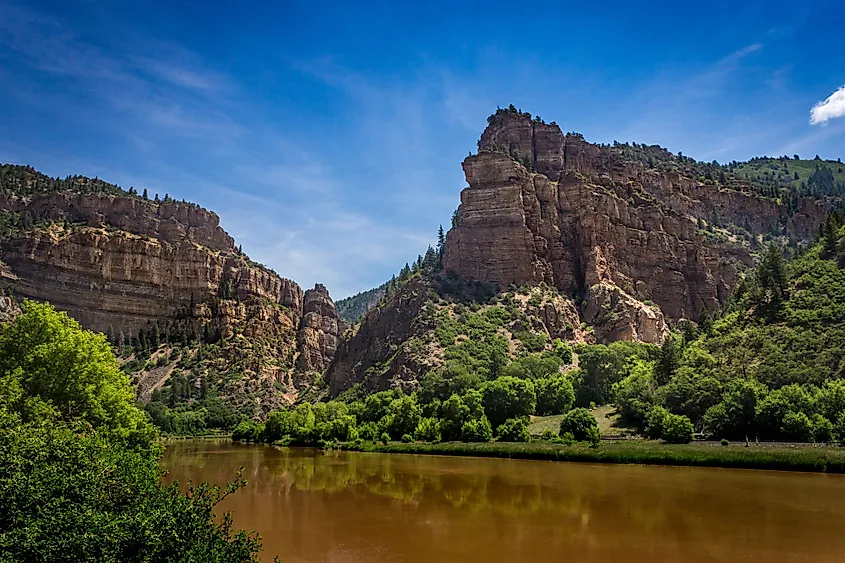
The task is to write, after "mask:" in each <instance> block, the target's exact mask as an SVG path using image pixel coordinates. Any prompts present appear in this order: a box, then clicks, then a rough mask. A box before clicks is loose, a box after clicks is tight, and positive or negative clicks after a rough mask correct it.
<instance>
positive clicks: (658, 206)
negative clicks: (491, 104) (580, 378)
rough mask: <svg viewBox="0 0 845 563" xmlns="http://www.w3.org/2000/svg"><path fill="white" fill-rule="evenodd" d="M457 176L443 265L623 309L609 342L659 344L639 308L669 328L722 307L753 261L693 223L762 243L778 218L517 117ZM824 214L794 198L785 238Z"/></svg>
mask: <svg viewBox="0 0 845 563" xmlns="http://www.w3.org/2000/svg"><path fill="white" fill-rule="evenodd" d="M654 150H655V151H658V149H656V148H655V149H654ZM664 152H665V151H664ZM666 155H667V156H668V153H666ZM658 156H660V155H658ZM526 166H527V167H526ZM463 168H464V173H465V175H466V180H467V183H468V184H469V187H468V188H466V189H464V190H463V192H462V193H461V205H460V207H459V209H458V213H457V217H456V223H455V225H454V227H453V228H452V229H451V230H450V231H449V233H448V234H447V237H446V245H445V249H444V258H443V263H444V267H445V268H446V269H447V270H450V271H453V272H455V273H457V274H458V275H459V276H462V277H467V278H471V279H477V280H482V281H491V282H497V283H499V284H500V285H501V286H503V287H504V286H507V285H508V284H517V285H519V284H525V283H529V284H537V283H540V282H545V283H547V284H549V285H551V286H553V287H556V288H558V289H559V290H560V291H562V292H564V293H566V294H569V293H571V292H576V291H577V292H581V293H582V294H584V295H587V296H588V298H589V299H590V300H591V301H592V305H591V306H590V308H588V310H589V311H590V312H592V311H593V310H594V309H595V308H596V307H603V306H605V305H607V304H608V303H611V302H612V303H613V307H612V308H613V309H614V310H615V309H616V307H618V306H624V307H625V308H626V309H629V310H630V311H631V312H630V314H621V313H620V314H619V315H618V318H617V321H615V322H616V323H618V322H621V319H623V318H626V319H629V320H630V322H632V323H635V324H632V325H630V326H627V327H623V326H621V325H619V326H614V327H610V328H609V330H607V331H605V334H606V336H607V338H609V339H615V338H637V339H640V340H645V341H649V342H660V341H662V336H661V334H662V333H663V332H664V331H665V326H663V321H662V319H660V320H658V319H655V320H654V321H653V322H652V321H651V320H649V319H650V314H651V313H650V312H655V311H653V308H650V307H645V306H643V302H645V301H652V302H654V303H656V304H657V305H658V306H659V308H660V310H661V311H662V312H663V314H665V315H666V316H667V317H668V318H671V319H681V318H689V319H695V318H697V316H698V314H699V313H700V312H701V311H702V310H703V309H707V310H714V309H715V308H716V307H717V306H718V304H719V303H720V302H723V301H724V300H725V299H726V298H727V297H728V295H729V292H730V290H731V288H732V287H733V286H734V285H735V283H736V282H737V274H738V271H739V270H741V269H742V268H744V267H748V266H750V265H751V264H752V263H753V260H752V256H751V254H750V252H749V250H748V249H747V248H746V247H744V246H742V245H741V244H739V243H732V242H731V241H730V240H725V241H718V240H713V238H712V237H707V236H705V235H704V233H702V232H701V230H700V229H699V228H698V227H699V225H698V220H699V219H701V220H703V221H707V222H712V221H713V218H717V219H718V220H719V221H721V222H724V223H725V224H728V223H731V224H735V225H743V226H744V228H746V229H748V230H749V231H750V232H756V233H762V232H767V231H769V230H770V229H771V228H772V225H774V224H777V222H778V221H779V220H780V218H781V216H782V215H783V210H782V209H781V208H780V206H779V204H778V203H777V202H776V201H775V200H773V199H768V198H763V197H758V196H756V195H754V194H751V193H746V192H745V191H743V189H742V188H743V186H742V185H737V186H732V187H731V188H730V189H729V188H725V187H719V186H717V185H705V184H704V183H701V182H699V181H698V180H697V179H693V178H690V177H686V176H684V175H682V174H681V173H679V172H675V171H671V170H669V171H659V170H655V169H651V168H648V167H646V166H645V165H643V164H642V163H640V162H631V161H628V160H626V159H625V158H623V156H622V154H621V153H620V152H619V151H615V150H614V149H612V148H610V147H599V146H597V145H593V144H590V143H587V142H586V141H584V139H583V138H582V137H581V136H580V135H572V134H567V135H563V134H562V133H561V131H560V129H559V128H558V126H557V125H554V124H551V125H547V124H545V123H542V122H539V121H531V120H530V119H529V118H528V117H526V116H524V115H519V114H516V115H515V114H510V113H505V114H503V115H498V116H496V117H495V118H493V120H492V121H491V123H490V125H489V127H488V128H487V130H486V131H485V132H484V133H483V135H482V136H481V140H480V141H479V153H478V154H477V155H474V156H470V157H468V158H467V159H466V160H464V162H463ZM825 211H826V210H825V208H824V206H823V205H821V204H817V203H814V202H812V201H811V200H802V201H801V202H800V209H799V212H798V213H796V214H794V215H793V216H792V220H791V221H790V224H789V229H791V232H792V233H793V234H795V235H796V236H799V237H806V236H810V235H811V233H812V232H814V231H815V229H816V228H817V225H818V222H817V221H819V220H820V218H823V217H824V213H825ZM595 287H598V289H597V290H595V291H594V290H593V289H592V288H595ZM611 288H613V289H611ZM610 296H616V297H613V298H611V297H610ZM632 301H636V302H639V303H640V305H639V306H637V307H635V309H637V310H638V311H639V312H636V313H635V312H634V311H633V309H631V307H630V306H631V305H632ZM648 311H650V312H649V313H647V312H648ZM588 317H589V315H588ZM636 323H645V324H639V325H638V324H636ZM646 325H648V326H646ZM661 327H663V328H661Z"/></svg>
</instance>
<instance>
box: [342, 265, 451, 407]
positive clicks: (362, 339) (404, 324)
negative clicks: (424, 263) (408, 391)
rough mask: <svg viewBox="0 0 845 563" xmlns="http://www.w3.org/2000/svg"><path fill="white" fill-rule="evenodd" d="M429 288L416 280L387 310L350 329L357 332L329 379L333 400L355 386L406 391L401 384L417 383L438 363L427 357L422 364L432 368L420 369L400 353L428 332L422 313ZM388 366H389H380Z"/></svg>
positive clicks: (350, 337)
mask: <svg viewBox="0 0 845 563" xmlns="http://www.w3.org/2000/svg"><path fill="white" fill-rule="evenodd" d="M429 288H430V284H429V282H428V281H427V280H424V279H415V280H413V281H412V282H410V283H409V284H408V285H406V286H405V287H404V288H403V289H402V291H400V292H399V293H398V294H396V295H395V296H393V297H392V298H391V299H390V301H389V302H388V303H387V304H386V305H385V306H384V307H377V308H375V309H372V310H371V311H370V312H369V313H367V315H366V316H365V317H364V319H363V320H362V321H361V323H360V324H359V325H356V326H355V327H353V328H352V329H351V330H352V331H354V332H352V333H351V334H346V335H345V337H344V338H343V339H342V340H341V342H340V345H339V347H338V349H337V353H336V354H335V356H334V360H333V361H332V363H331V365H330V366H329V369H328V372H327V376H326V377H327V379H328V381H329V393H330V394H331V395H332V396H336V395H337V394H338V393H340V392H342V391H344V390H346V389H348V388H349V387H351V386H352V385H354V384H356V383H363V384H364V386H365V387H367V388H368V389H371V390H377V389H382V388H387V387H391V386H394V385H396V386H400V387H405V386H404V385H402V384H401V382H402V381H414V380H415V379H416V377H417V375H418V374H422V373H425V371H426V368H428V367H430V365H433V363H434V362H436V358H435V357H434V355H433V354H428V355H426V357H424V358H420V360H422V361H424V362H432V364H430V365H429V364H426V365H418V363H417V362H416V356H411V355H410V354H407V353H402V354H400V353H399V352H400V348H403V346H404V345H406V344H407V343H408V342H409V341H410V339H411V338H413V337H414V336H415V335H417V334H420V333H422V332H424V331H425V330H426V328H427V325H426V323H425V320H424V319H423V318H422V316H421V312H422V310H423V307H424V306H425V304H426V303H427V301H428V294H427V293H428V290H429ZM385 362H387V363H389V365H388V366H382V365H380V364H384V363H385ZM379 368H383V369H381V370H380V369H379ZM368 374H369V375H370V376H371V377H369V378H368ZM385 375H386V376H385Z"/></svg>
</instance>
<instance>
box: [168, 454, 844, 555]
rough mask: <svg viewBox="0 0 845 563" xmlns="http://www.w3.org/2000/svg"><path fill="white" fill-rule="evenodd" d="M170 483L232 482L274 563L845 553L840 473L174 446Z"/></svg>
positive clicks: (242, 517) (235, 503)
mask: <svg viewBox="0 0 845 563" xmlns="http://www.w3.org/2000/svg"><path fill="white" fill-rule="evenodd" d="M164 465H165V466H166V467H167V468H168V469H169V470H170V471H171V478H175V479H179V480H180V481H187V480H193V481H194V482H198V481H203V480H204V481H211V482H214V483H216V484H223V483H225V481H226V480H227V479H232V478H233V477H234V475H235V472H236V470H237V469H238V468H239V467H241V466H243V467H244V469H245V471H244V476H245V477H246V478H247V479H248V480H249V484H248V485H247V487H246V488H244V489H242V490H240V491H238V492H237V493H236V494H235V495H234V496H233V497H231V498H229V499H227V500H226V501H225V502H224V504H223V508H224V509H225V510H229V511H232V512H233V514H234V518H235V525H236V526H237V527H242V528H248V529H253V530H256V531H258V532H259V533H260V534H261V535H262V537H263V542H264V547H265V558H264V560H266V561H272V555H273V554H278V555H279V556H280V557H281V559H282V561H284V562H285V563H297V562H309V563H310V562H326V563H329V562H330V563H345V562H350V563H353V562H354V563H358V562H376V561H378V562H451V561H460V562H473V563H474V562H478V563H496V562H506V561H507V562H511V561H530V562H532V563H541V562H547V561H548V562H552V561H554V562H559V561H560V562H563V561H567V562H570V561H571V562H597V563H611V562H612V563H622V562H624V563H640V562H646V561H648V562H652V561H660V562H670V561H671V562H674V561H678V562H686V563H699V562H712V561H747V562H761V561H772V562H797V561H808V562H809V561H812V562H814V563H821V562H828V561H829V562H834V561H835V562H843V561H845V476H832V475H817V474H803V473H778V472H768V471H742V470H725V469H698V468H672V467H649V466H622V465H591V464H579V463H556V462H539V461H522V460H498V459H473V458H450V457H435V456H409V455H386V454H362V453H330V454H323V453H320V452H318V451H315V450H308V449H279V448H274V447H270V446H267V447H265V446H246V445H239V444H231V443H228V442H201V441H198V442H184V443H174V444H172V445H170V446H169V447H168V450H167V453H166V455H165V458H164Z"/></svg>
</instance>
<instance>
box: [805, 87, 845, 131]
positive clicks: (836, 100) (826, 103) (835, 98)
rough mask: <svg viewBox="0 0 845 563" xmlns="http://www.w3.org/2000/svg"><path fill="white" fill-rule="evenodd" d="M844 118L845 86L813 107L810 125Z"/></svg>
mask: <svg viewBox="0 0 845 563" xmlns="http://www.w3.org/2000/svg"><path fill="white" fill-rule="evenodd" d="M843 116H845V86H843V87H841V88H840V89H839V90H837V91H836V92H834V93H833V94H831V95H830V96H828V98H827V99H825V100H822V101H821V102H819V103H817V104H816V105H814V106H813V109H811V110H810V124H811V125H820V124H824V123H827V122H828V121H830V120H831V119H836V118H839V117H843Z"/></svg>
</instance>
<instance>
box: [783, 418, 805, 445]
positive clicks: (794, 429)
mask: <svg viewBox="0 0 845 563" xmlns="http://www.w3.org/2000/svg"><path fill="white" fill-rule="evenodd" d="M781 432H782V433H783V434H784V435H785V436H786V437H787V438H789V439H790V440H794V441H796V442H809V441H810V440H812V439H813V423H812V422H811V421H810V418H809V417H808V416H807V415H806V414H804V413H803V412H790V413H787V414H786V415H785V416H784V417H783V426H781Z"/></svg>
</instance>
